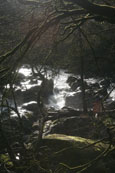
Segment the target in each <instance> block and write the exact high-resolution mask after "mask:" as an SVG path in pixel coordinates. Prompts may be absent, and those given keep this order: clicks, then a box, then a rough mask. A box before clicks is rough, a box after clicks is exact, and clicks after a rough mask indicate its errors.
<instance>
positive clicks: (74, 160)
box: [39, 134, 108, 173]
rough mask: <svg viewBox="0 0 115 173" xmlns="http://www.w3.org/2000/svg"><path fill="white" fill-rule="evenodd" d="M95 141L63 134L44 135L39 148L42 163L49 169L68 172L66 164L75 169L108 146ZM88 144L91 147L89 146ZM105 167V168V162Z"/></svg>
mask: <svg viewBox="0 0 115 173" xmlns="http://www.w3.org/2000/svg"><path fill="white" fill-rule="evenodd" d="M95 142H96V141H94V140H90V139H85V138H81V137H74V136H67V135H61V134H52V135H48V136H46V137H44V139H43V141H42V144H41V149H40V150H39V153H40V155H39V159H40V165H41V166H42V167H43V168H45V169H47V170H48V169H51V170H53V171H54V172H55V170H56V169H59V170H61V171H62V170H63V172H67V173H68V169H67V167H66V166H64V165H68V168H70V170H72V171H73V168H74V167H76V166H79V165H83V164H86V163H88V162H90V161H91V160H93V159H95V158H96V157H98V155H99V154H100V153H101V152H103V151H104V150H105V149H106V148H107V147H108V145H106V144H103V143H101V142H100V143H98V144H96V145H92V144H93V143H95ZM88 145H90V147H87V146H88ZM63 167H64V168H63ZM99 168H100V166H99ZM103 168H104V169H105V165H104V163H103ZM65 170H66V171H65Z"/></svg>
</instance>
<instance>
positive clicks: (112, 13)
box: [66, 0, 115, 23]
mask: <svg viewBox="0 0 115 173" xmlns="http://www.w3.org/2000/svg"><path fill="white" fill-rule="evenodd" d="M66 1H67V2H73V3H74V4H77V5H79V6H80V7H82V8H84V9H85V10H87V11H88V12H89V13H92V14H97V15H100V16H103V17H105V19H106V20H107V21H109V22H110V23H115V7H114V6H109V5H99V4H94V3H91V2H89V0H66Z"/></svg>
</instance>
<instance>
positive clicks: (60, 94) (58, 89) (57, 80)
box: [19, 67, 75, 109]
mask: <svg viewBox="0 0 115 173" xmlns="http://www.w3.org/2000/svg"><path fill="white" fill-rule="evenodd" d="M19 73H22V74H23V75H24V76H26V77H28V76H31V75H32V71H31V69H30V68H28V69H27V68H25V67H22V68H21V69H20V70H19ZM49 76H50V77H49V78H51V76H52V75H51V71H49ZM69 76H70V74H68V73H65V71H64V70H60V71H59V73H58V74H57V75H55V76H53V80H54V91H53V95H52V96H50V97H49V100H48V104H47V105H46V106H47V107H52V108H54V109H61V108H63V107H64V106H65V98H66V97H67V96H70V95H73V94H74V93H75V92H73V91H71V88H70V86H69V85H68V83H67V82H66V81H67V79H68V77H69ZM40 84H41V81H40V80H37V84H30V80H26V81H25V82H21V85H22V91H24V90H26V89H30V88H31V87H34V86H38V85H40Z"/></svg>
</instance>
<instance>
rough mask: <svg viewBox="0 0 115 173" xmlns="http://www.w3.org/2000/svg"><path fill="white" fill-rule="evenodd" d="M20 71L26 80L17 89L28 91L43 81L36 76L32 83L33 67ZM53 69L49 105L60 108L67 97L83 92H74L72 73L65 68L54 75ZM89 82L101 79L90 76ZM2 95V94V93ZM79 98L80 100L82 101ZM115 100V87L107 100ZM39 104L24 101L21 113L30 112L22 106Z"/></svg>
mask: <svg viewBox="0 0 115 173" xmlns="http://www.w3.org/2000/svg"><path fill="white" fill-rule="evenodd" d="M19 73H21V74H23V75H24V80H23V81H22V82H21V85H20V86H16V90H19V89H21V91H22V92H23V91H26V90H29V89H31V88H32V87H35V86H39V85H40V84H41V81H40V80H39V79H38V78H36V79H33V81H34V82H33V83H31V78H32V71H31V68H29V67H25V66H23V67H22V68H20V69H19ZM51 73H52V72H51V71H48V75H47V76H48V78H51V77H53V81H54V90H53V95H51V96H50V97H49V99H48V103H47V105H46V106H47V107H48V108H53V109H55V110H60V109H61V108H63V107H64V106H68V105H66V98H67V97H71V98H72V97H73V96H74V95H75V94H76V93H79V92H81V90H80V89H78V90H77V91H75V92H73V91H72V90H71V88H70V86H69V84H68V83H67V79H68V77H69V76H72V74H69V73H66V71H64V70H60V71H59V73H58V74H57V75H54V76H52V74H51ZM85 80H86V82H87V83H88V84H94V83H96V82H99V79H94V78H89V79H85ZM110 90H111V88H108V92H110ZM0 97H1V95H0ZM79 99H81V98H78V102H79V101H80V100H79ZM111 100H113V101H115V89H114V90H113V91H112V92H111V94H110V96H109V98H108V99H107V101H108V102H109V101H111ZM33 103H34V104H37V102H35V101H34V100H31V101H29V102H27V103H25V102H22V105H20V106H19V107H18V110H19V112H20V114H21V115H24V114H25V113H27V112H29V111H27V110H26V109H24V108H22V106H27V105H29V104H33ZM12 115H13V116H15V115H16V114H15V113H14V112H12Z"/></svg>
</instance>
